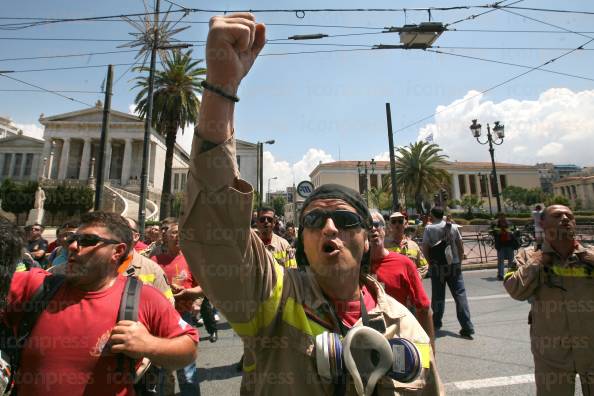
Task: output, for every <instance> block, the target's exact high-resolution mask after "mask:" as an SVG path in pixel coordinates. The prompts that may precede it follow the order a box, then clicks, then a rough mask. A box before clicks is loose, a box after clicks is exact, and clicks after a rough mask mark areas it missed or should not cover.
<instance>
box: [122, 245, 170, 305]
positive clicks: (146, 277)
mask: <svg viewBox="0 0 594 396" xmlns="http://www.w3.org/2000/svg"><path fill="white" fill-rule="evenodd" d="M132 254H134V256H133V257H132V261H131V262H130V265H129V266H128V268H127V269H126V271H124V273H123V274H124V275H128V276H135V277H137V278H138V279H139V280H140V281H142V283H144V284H147V285H151V286H153V287H154V288H156V289H158V290H160V291H161V293H163V295H164V296H165V297H166V298H167V300H169V302H170V303H171V304H175V300H174V299H173V292H172V291H171V286H169V283H168V282H167V276H165V273H164V272H163V269H162V268H161V267H160V266H159V264H157V263H155V262H154V261H153V260H151V259H148V258H146V257H144V256H143V255H142V254H140V253H138V252H137V251H135V250H134V249H132Z"/></svg>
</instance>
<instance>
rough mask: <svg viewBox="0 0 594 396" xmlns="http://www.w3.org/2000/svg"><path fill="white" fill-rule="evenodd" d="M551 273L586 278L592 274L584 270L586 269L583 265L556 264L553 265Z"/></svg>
mask: <svg viewBox="0 0 594 396" xmlns="http://www.w3.org/2000/svg"><path fill="white" fill-rule="evenodd" d="M553 273H554V274H555V275H559V276H566V277H572V278H588V277H591V276H592V275H589V274H588V273H587V272H586V269H585V268H584V267H559V266H557V265H554V266H553Z"/></svg>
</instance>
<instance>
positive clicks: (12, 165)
mask: <svg viewBox="0 0 594 396" xmlns="http://www.w3.org/2000/svg"><path fill="white" fill-rule="evenodd" d="M15 162H16V153H12V155H11V156H10V166H9V167H8V177H9V178H11V179H13V178H14V176H15V175H13V174H12V172H14V163H15Z"/></svg>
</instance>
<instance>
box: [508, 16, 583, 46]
mask: <svg viewBox="0 0 594 396" xmlns="http://www.w3.org/2000/svg"><path fill="white" fill-rule="evenodd" d="M502 11H505V12H507V13H509V14H512V15H515V16H518V17H520V18H525V19H529V20H531V21H534V22H538V23H542V24H543V25H547V26H551V27H554V28H557V29H560V30H564V31H565V32H567V33H574V34H577V35H578V36H582V37H585V38H588V39H591V38H592V36H588V35H587V34H583V33H578V32H576V31H573V30H571V29H567V28H565V27H563V26H559V25H555V24H553V23H550V22H546V21H542V20H540V19H536V18H533V17H530V16H527V15H523V14H520V13H517V12H514V11H509V10H504V9H502Z"/></svg>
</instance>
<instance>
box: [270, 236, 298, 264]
mask: <svg viewBox="0 0 594 396" xmlns="http://www.w3.org/2000/svg"><path fill="white" fill-rule="evenodd" d="M265 246H266V249H268V250H270V252H271V253H272V255H273V256H274V258H275V259H276V262H277V263H279V264H280V265H282V266H283V267H285V268H297V260H295V251H294V249H293V248H292V247H291V245H290V244H289V242H288V241H287V240H286V239H285V238H282V237H280V236H278V235H276V234H275V233H272V239H271V240H270V244H268V245H265Z"/></svg>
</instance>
